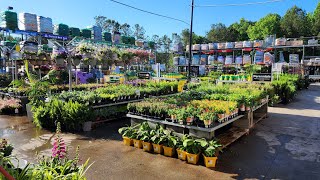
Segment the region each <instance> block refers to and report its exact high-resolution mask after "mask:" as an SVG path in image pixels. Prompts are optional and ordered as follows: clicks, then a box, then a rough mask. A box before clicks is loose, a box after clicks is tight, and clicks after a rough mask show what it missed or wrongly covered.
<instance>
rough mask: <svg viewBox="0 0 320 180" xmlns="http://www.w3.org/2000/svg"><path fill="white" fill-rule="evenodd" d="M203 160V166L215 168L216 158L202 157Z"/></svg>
mask: <svg viewBox="0 0 320 180" xmlns="http://www.w3.org/2000/svg"><path fill="white" fill-rule="evenodd" d="M203 158H204V164H205V165H206V167H207V168H214V167H216V163H217V159H218V158H217V157H206V156H205V155H203Z"/></svg>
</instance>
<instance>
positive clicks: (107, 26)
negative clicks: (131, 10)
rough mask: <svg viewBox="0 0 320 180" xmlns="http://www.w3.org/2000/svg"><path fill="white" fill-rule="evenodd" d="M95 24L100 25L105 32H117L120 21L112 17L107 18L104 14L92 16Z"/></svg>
mask: <svg viewBox="0 0 320 180" xmlns="http://www.w3.org/2000/svg"><path fill="white" fill-rule="evenodd" d="M94 19H95V21H96V25H97V26H99V27H101V29H102V30H103V31H107V32H119V30H120V23H119V22H118V21H115V20H113V19H108V18H107V17H105V16H96V17H94Z"/></svg>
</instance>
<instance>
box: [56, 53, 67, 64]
mask: <svg viewBox="0 0 320 180" xmlns="http://www.w3.org/2000/svg"><path fill="white" fill-rule="evenodd" d="M67 57H68V54H67V52H65V51H60V52H58V53H57V54H53V59H55V61H56V64H57V65H63V64H64V60H65V59H67Z"/></svg>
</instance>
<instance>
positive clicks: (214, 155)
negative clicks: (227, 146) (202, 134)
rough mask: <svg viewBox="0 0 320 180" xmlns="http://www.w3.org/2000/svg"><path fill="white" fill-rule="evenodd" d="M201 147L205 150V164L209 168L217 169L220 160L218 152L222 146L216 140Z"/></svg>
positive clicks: (204, 143) (202, 144)
mask: <svg viewBox="0 0 320 180" xmlns="http://www.w3.org/2000/svg"><path fill="white" fill-rule="evenodd" d="M201 147H202V148H203V153H202V155H203V158H204V164H205V166H206V167H207V168H211V167H216V162H217V159H218V152H219V147H221V144H219V143H218V142H217V141H215V140H211V141H209V142H203V143H201Z"/></svg>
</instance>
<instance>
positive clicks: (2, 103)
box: [0, 98, 22, 115]
mask: <svg viewBox="0 0 320 180" xmlns="http://www.w3.org/2000/svg"><path fill="white" fill-rule="evenodd" d="M21 109H22V106H21V101H20V100H19V99H15V98H3V99H0V114H5V115H12V114H20V113H22V110H21Z"/></svg>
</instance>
